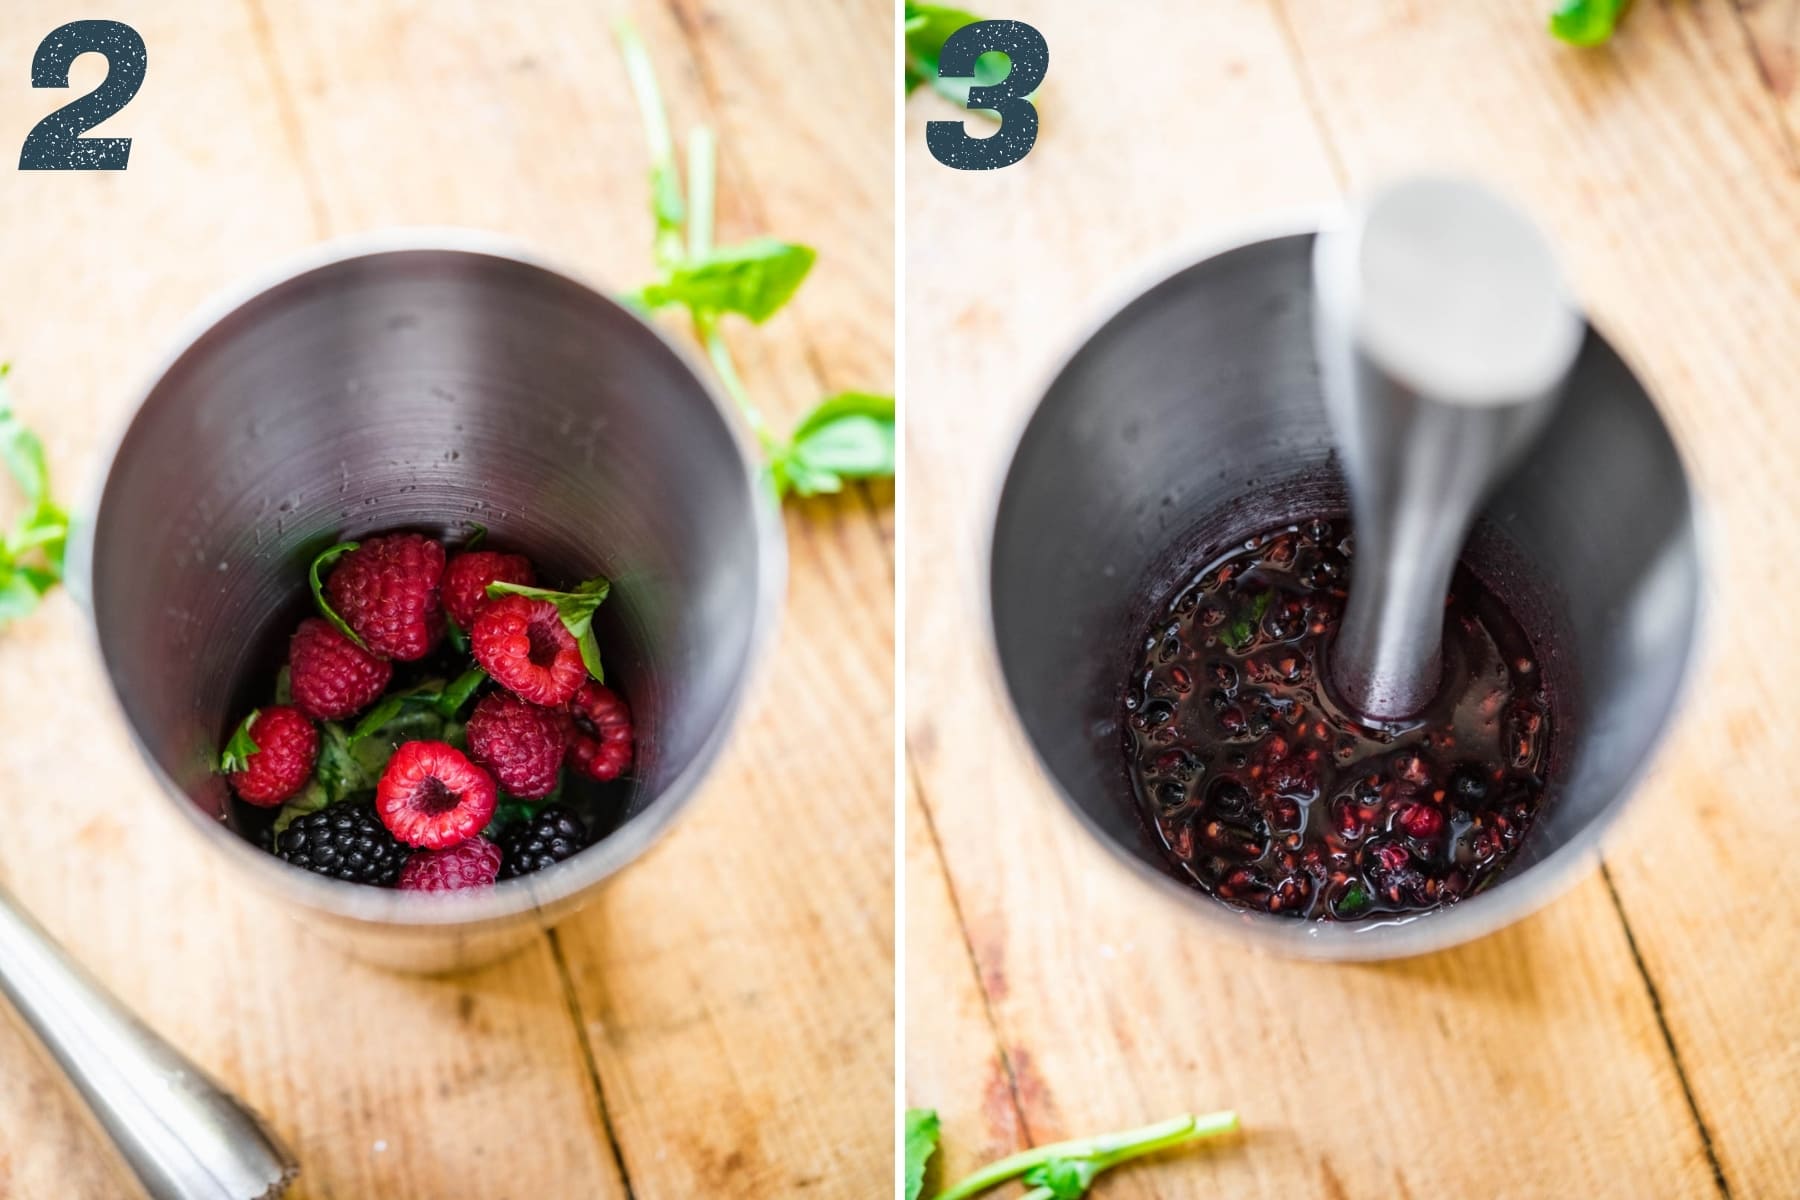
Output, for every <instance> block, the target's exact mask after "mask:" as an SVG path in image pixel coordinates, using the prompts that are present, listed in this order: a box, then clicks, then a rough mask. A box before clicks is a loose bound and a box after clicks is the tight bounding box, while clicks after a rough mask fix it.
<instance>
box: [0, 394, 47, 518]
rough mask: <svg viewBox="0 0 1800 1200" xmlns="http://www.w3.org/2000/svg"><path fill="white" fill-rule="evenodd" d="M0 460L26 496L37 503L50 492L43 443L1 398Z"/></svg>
mask: <svg viewBox="0 0 1800 1200" xmlns="http://www.w3.org/2000/svg"><path fill="white" fill-rule="evenodd" d="M0 462H4V463H5V464H6V470H7V473H8V474H10V475H11V476H12V477H13V479H14V480H15V481H16V482H17V483H18V485H19V490H20V491H22V492H24V493H25V498H26V499H27V500H29V501H31V503H33V504H37V503H39V502H41V501H42V500H44V499H45V498H47V497H48V496H49V495H50V468H49V466H48V465H47V464H46V463H45V460H44V443H43V441H42V440H41V439H40V438H39V437H38V435H37V434H35V433H33V432H32V431H31V430H30V429H28V428H26V426H25V423H24V422H23V421H21V420H19V418H18V417H16V416H15V415H13V411H12V408H11V406H9V405H7V404H6V403H5V402H4V401H0Z"/></svg>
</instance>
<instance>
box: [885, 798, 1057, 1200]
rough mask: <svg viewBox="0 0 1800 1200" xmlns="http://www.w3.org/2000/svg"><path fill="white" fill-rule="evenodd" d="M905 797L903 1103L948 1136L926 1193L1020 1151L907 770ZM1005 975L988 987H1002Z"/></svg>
mask: <svg viewBox="0 0 1800 1200" xmlns="http://www.w3.org/2000/svg"><path fill="white" fill-rule="evenodd" d="M909 774H910V778H911V782H912V785H913V786H912V787H910V788H909V789H908V791H907V797H906V1013H907V1021H908V1036H909V1043H908V1053H907V1069H906V1104H907V1107H909V1108H930V1109H935V1110H936V1111H937V1114H938V1118H939V1120H940V1121H941V1122H942V1127H943V1128H944V1129H946V1130H948V1131H950V1133H951V1136H950V1137H949V1138H948V1139H947V1140H946V1141H945V1142H944V1143H943V1145H942V1147H941V1149H940V1152H939V1153H938V1154H937V1156H936V1157H934V1158H933V1159H932V1161H931V1164H930V1173H929V1174H928V1175H927V1176H926V1181H927V1186H926V1188H925V1194H926V1195H927V1196H930V1195H934V1194H935V1193H936V1191H937V1190H938V1187H940V1186H942V1185H943V1184H945V1183H949V1182H952V1181H954V1180H957V1179H960V1178H962V1177H963V1176H964V1175H966V1174H968V1173H969V1172H970V1171H972V1170H974V1169H975V1168H976V1167H978V1166H980V1165H981V1164H983V1163H986V1162H991V1161H993V1160H994V1159H996V1158H1003V1157H1005V1156H1006V1155H1008V1154H1011V1153H1012V1152H1013V1151H1015V1150H1022V1149H1024V1148H1025V1146H1026V1144H1027V1142H1026V1137H1025V1123H1024V1114H1023V1112H1022V1110H1021V1106H1020V1104H1019V1100H1018V1097H1017V1095H1016V1094H1015V1083H1014V1079H1013V1074H1012V1065H1011V1064H1010V1063H1009V1062H1008V1061H1007V1059H1006V1056H1005V1054H1004V1052H1003V1050H1002V1049H1001V1046H1000V1037H999V1031H998V1030H997V1029H996V1028H995V1026H994V1023H993V1019H992V1014H991V1013H990V1012H989V1010H988V992H987V988H984V985H983V983H982V981H981V979H980V978H979V977H978V976H977V974H976V969H975V964H976V958H975V955H974V953H973V951H972V950H971V948H970V946H969V944H968V938H967V934H966V933H965V932H964V930H963V926H962V914H961V913H960V912H958V911H957V908H956V901H955V897H954V896H952V894H951V892H950V887H949V883H948V880H947V879H946V878H945V876H944V866H943V859H942V854H941V851H940V849H939V847H938V844H937V839H936V837H935V836H934V832H933V830H932V827H931V811H930V809H929V808H927V807H926V805H925V803H924V801H923V798H922V797H921V796H920V795H919V792H918V786H917V785H918V781H919V772H918V771H917V770H913V771H911V772H909ZM1003 986H1004V981H1003V980H1000V979H992V980H989V981H988V984H987V987H988V988H993V989H994V990H996V991H997V990H999V989H1000V988H1001V987H1003Z"/></svg>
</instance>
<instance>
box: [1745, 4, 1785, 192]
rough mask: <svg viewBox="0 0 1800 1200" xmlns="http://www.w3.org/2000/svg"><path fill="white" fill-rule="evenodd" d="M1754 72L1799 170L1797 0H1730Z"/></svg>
mask: <svg viewBox="0 0 1800 1200" xmlns="http://www.w3.org/2000/svg"><path fill="white" fill-rule="evenodd" d="M1734 2H1735V3H1736V5H1737V10H1738V17H1739V20H1740V22H1741V24H1742V26H1743V29H1744V35H1745V37H1747V38H1748V39H1749V41H1750V49H1751V53H1752V54H1753V55H1754V56H1755V58H1756V67H1757V73H1758V74H1759V75H1760V76H1761V78H1762V82H1763V86H1764V87H1766V88H1767V89H1768V91H1769V94H1770V96H1771V97H1772V98H1773V100H1774V103H1775V106H1776V109H1777V112H1778V113H1779V116H1780V120H1781V124H1782V133H1783V135H1784V141H1785V143H1786V148H1787V156H1788V162H1789V164H1790V165H1791V166H1793V167H1794V168H1795V169H1796V170H1800V0H1734Z"/></svg>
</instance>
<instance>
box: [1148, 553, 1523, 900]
mask: <svg viewBox="0 0 1800 1200" xmlns="http://www.w3.org/2000/svg"><path fill="white" fill-rule="evenodd" d="M1353 551H1354V545H1353V542H1352V539H1351V537H1350V535H1349V526H1348V523H1347V522H1343V521H1327V520H1314V521H1309V522H1305V523H1303V524H1299V525H1290V526H1286V527H1283V528H1281V529H1277V530H1274V531H1272V532H1270V533H1266V534H1263V535H1261V536H1259V537H1255V538H1251V539H1250V540H1249V541H1247V542H1246V543H1244V544H1243V545H1242V546H1241V547H1240V548H1238V549H1236V550H1234V551H1232V552H1231V553H1229V554H1227V555H1225V556H1224V557H1222V558H1220V559H1218V560H1217V561H1215V562H1213V563H1212V564H1211V565H1210V566H1208V567H1206V568H1205V569H1204V570H1203V571H1201V572H1200V573H1199V575H1198V577H1197V578H1195V579H1194V580H1192V581H1191V582H1190V583H1189V584H1188V585H1187V586H1185V587H1184V588H1182V589H1181V590H1180V591H1179V592H1178V593H1177V594H1176V596H1175V598H1174V599H1173V600H1172V601H1171V602H1170V603H1169V604H1168V606H1167V607H1166V609H1165V610H1164V611H1163V613H1162V615H1161V616H1160V617H1159V618H1158V619H1157V621H1156V623H1155V624H1154V625H1153V626H1152V627H1151V628H1150V629H1149V630H1148V631H1147V632H1146V634H1145V638H1144V641H1143V652H1142V654H1141V656H1140V658H1139V660H1138V662H1137V665H1136V669H1135V671H1134V673H1133V675H1132V678H1131V681H1130V684H1129V687H1128V689H1127V692H1126V700H1125V707H1126V710H1127V713H1126V715H1127V720H1126V725H1125V727H1126V753H1127V755H1128V758H1129V765H1130V770H1131V776H1132V780H1133V784H1134V786H1135V788H1136V791H1137V795H1138V799H1139V802H1140V804H1141V805H1142V806H1143V811H1144V814H1145V817H1146V819H1147V821H1148V822H1149V824H1150V827H1151V828H1153V829H1154V830H1155V831H1156V833H1157V835H1158V837H1159V838H1160V840H1161V842H1162V845H1163V846H1164V847H1165V848H1166V851H1167V853H1168V855H1169V857H1170V859H1171V860H1172V862H1173V863H1174V864H1175V865H1176V866H1177V867H1178V868H1179V869H1180V870H1181V871H1182V872H1183V873H1184V874H1185V875H1186V876H1187V877H1188V878H1189V879H1191V880H1192V881H1193V882H1194V883H1195V884H1196V885H1197V886H1198V887H1200V888H1201V889H1202V890H1204V891H1206V892H1208V893H1210V894H1211V895H1213V896H1214V897H1216V898H1218V899H1219V900H1222V901H1224V902H1225V903H1227V904H1230V905H1233V906H1235V907H1238V908H1243V909H1251V910H1256V911H1260V912H1269V913H1275V914H1278V915H1281V916H1291V917H1299V918H1309V919H1315V920H1336V921H1350V920H1362V919H1367V918H1371V917H1393V916H1398V915H1403V914H1407V913H1418V912H1424V911H1428V910H1430V909H1434V908H1438V907H1441V906H1443V905H1446V904H1451V903H1454V902H1455V901H1457V900H1459V899H1461V898H1463V897H1464V896H1468V895H1471V894H1473V893H1475V892H1477V891H1480V890H1481V889H1482V888H1484V887H1487V886H1489V885H1491V884H1492V883H1493V881H1494V880H1495V878H1496V877H1497V876H1498V875H1499V874H1500V872H1501V871H1503V870H1504V869H1505V867H1506V864H1507V862H1508V861H1509V860H1510V859H1511V858H1512V856H1513V854H1514V853H1515V852H1516V851H1517V850H1518V848H1519V845H1520V843H1521V842H1522V841H1523V840H1524V838H1525V835H1526V834H1527V832H1529V830H1530V828H1531V824H1532V821H1533V819H1534V818H1535V817H1536V816H1537V813H1538V810H1539V808H1540V806H1541V804H1542V801H1543V796H1544V779H1543V770H1544V764H1545V763H1546V761H1547V751H1548V746H1549V741H1550V734H1551V730H1550V705H1549V698H1548V694H1547V692H1546V689H1545V687H1544V684H1543V681H1542V679H1541V677H1540V676H1541V673H1540V672H1539V670H1538V667H1537V661H1536V656H1535V654H1534V653H1533V651H1532V649H1531V646H1530V643H1529V642H1528V641H1527V639H1526V637H1525V634H1524V632H1523V631H1522V630H1521V629H1520V628H1519V626H1518V624H1517V623H1516V622H1515V621H1514V620H1513V618H1512V617H1511V615H1510V614H1509V613H1508V612H1507V611H1506V610H1505V608H1504V607H1502V605H1501V604H1500V602H1499V601H1498V599H1497V598H1496V597H1494V596H1493V595H1492V594H1491V593H1489V592H1488V591H1486V590H1485V589H1484V588H1483V587H1482V586H1481V584H1480V583H1479V582H1478V581H1477V580H1476V579H1475V578H1474V577H1473V575H1471V574H1470V573H1469V572H1468V571H1467V570H1463V569H1459V570H1458V571H1457V574H1456V578H1455V579H1454V581H1453V583H1452V585H1451V592H1450V596H1449V599H1448V605H1447V609H1446V619H1445V625H1444V683H1443V687H1442V689H1441V691H1440V692H1439V693H1438V697H1437V699H1436V700H1435V701H1434V702H1433V704H1432V706H1431V707H1430V708H1429V709H1428V710H1427V711H1426V712H1424V713H1422V714H1421V715H1419V716H1418V717H1416V718H1411V719H1408V720H1405V721H1398V722H1383V723H1379V724H1365V723H1363V722H1362V721H1361V720H1360V719H1359V718H1357V717H1355V716H1354V715H1352V714H1351V713H1349V712H1347V711H1346V710H1345V709H1344V708H1342V707H1341V706H1340V705H1339V704H1338V703H1336V701H1335V700H1334V698H1333V696H1332V693H1331V690H1330V689H1329V688H1328V687H1327V686H1325V682H1324V676H1325V674H1326V671H1325V667H1326V662H1327V654H1328V651H1329V649H1330V646H1331V642H1332V638H1333V635H1334V634H1335V633H1336V631H1337V629H1338V625H1339V622H1340V621H1341V620H1342V618H1343V613H1344V603H1345V600H1346V598H1347V596H1348V594H1349V592H1348V587H1349V569H1350V560H1351V556H1352V553H1353Z"/></svg>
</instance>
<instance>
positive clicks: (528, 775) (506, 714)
mask: <svg viewBox="0 0 1800 1200" xmlns="http://www.w3.org/2000/svg"><path fill="white" fill-rule="evenodd" d="M567 736H568V735H567V732H566V730H565V728H564V724H563V719H562V714H561V713H558V712H556V711H555V710H554V709H548V708H539V707H538V706H537V705H535V704H527V703H526V702H525V701H523V700H521V699H519V698H518V697H517V696H515V695H513V694H512V693H511V692H490V693H488V694H487V695H486V696H483V697H482V698H481V702H480V703H479V704H477V705H476V706H475V711H474V712H472V713H470V714H469V757H470V758H472V759H474V760H475V762H476V763H477V764H478V765H479V766H481V767H483V768H485V769H486V770H488V771H489V772H491V773H492V774H493V776H494V778H495V779H498V780H499V781H500V786H501V787H503V788H505V789H506V790H507V793H508V794H509V795H513V796H517V797H518V798H519V799H521V800H541V799H543V798H544V797H545V796H548V795H549V794H550V792H551V790H552V789H553V788H555V787H556V775H557V772H558V771H560V770H561V769H562V760H563V743H564V741H565V740H566V739H567Z"/></svg>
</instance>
